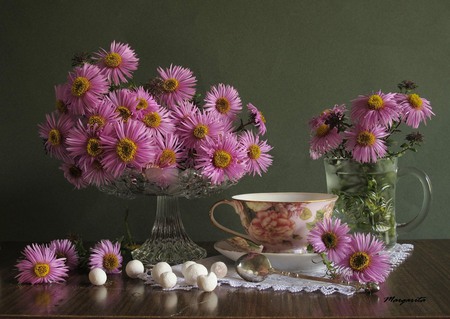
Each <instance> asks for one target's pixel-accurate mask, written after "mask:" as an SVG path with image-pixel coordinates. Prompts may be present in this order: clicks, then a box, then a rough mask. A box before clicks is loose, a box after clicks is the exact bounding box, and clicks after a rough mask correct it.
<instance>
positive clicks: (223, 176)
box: [195, 134, 246, 184]
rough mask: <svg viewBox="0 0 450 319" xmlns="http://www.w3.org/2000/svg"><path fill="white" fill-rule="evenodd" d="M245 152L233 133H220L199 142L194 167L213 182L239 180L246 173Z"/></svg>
mask: <svg viewBox="0 0 450 319" xmlns="http://www.w3.org/2000/svg"><path fill="white" fill-rule="evenodd" d="M245 157H246V153H245V151H243V150H242V148H241V147H239V142H238V141H237V138H236V136H235V135H233V134H226V135H220V136H218V138H217V139H208V140H205V141H204V142H202V143H201V144H200V147H199V149H198V154H197V157H196V165H195V168H196V169H198V170H201V171H202V172H203V175H204V176H206V177H207V178H209V179H210V180H211V182H212V183H213V184H220V183H222V182H224V181H226V180H231V181H236V180H239V179H240V178H241V177H242V176H243V175H244V174H245V173H246V166H245Z"/></svg>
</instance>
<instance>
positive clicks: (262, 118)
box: [259, 112, 266, 123]
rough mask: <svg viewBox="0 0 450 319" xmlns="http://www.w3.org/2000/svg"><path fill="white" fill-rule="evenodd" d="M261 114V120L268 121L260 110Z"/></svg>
mask: <svg viewBox="0 0 450 319" xmlns="http://www.w3.org/2000/svg"><path fill="white" fill-rule="evenodd" d="M259 116H260V117H261V122H263V123H266V118H265V117H264V115H263V114H262V112H259Z"/></svg>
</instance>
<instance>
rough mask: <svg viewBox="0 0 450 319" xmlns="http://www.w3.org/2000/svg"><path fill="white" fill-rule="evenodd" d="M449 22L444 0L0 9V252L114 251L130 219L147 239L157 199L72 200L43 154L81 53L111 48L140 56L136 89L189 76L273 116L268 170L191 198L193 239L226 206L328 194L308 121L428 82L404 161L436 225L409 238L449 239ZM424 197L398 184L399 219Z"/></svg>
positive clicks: (187, 211)
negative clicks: (1, 248)
mask: <svg viewBox="0 0 450 319" xmlns="http://www.w3.org/2000/svg"><path fill="white" fill-rule="evenodd" d="M449 17H450V1H446V0H441V1H437V0H426V1H425V0H423V1H417V0H407V1H403V0H401V1H392V0H389V1H372V0H370V1H366V0H354V1H329V0H326V1H318V0H316V1H302V0H298V1H267V0H262V1H234V0H227V1H170V0H165V1H151V0H145V1H143V0H138V1H104V0H100V1H99V0H96V1H85V0H81V1H62V0H60V1H54V0H49V1H31V0H30V1H24V0H10V1H5V0H1V1H0V48H1V49H0V94H1V98H0V103H1V113H0V114H1V116H0V123H1V126H0V145H1V149H0V164H1V170H0V171H1V177H0V181H1V184H0V187H1V189H0V194H1V202H0V209H1V213H0V216H1V219H0V241H5V240H24V241H48V240H51V239H55V238H61V237H65V236H66V235H67V234H68V233H69V232H74V233H78V234H80V235H82V236H83V238H84V239H85V240H98V239H102V238H110V239H114V238H117V237H119V236H121V235H122V234H123V219H124V216H125V212H126V210H127V209H129V211H130V220H129V222H130V226H131V228H132V231H133V233H134V235H135V237H136V238H137V239H138V240H142V239H144V238H146V237H147V236H148V234H149V231H150V228H151V225H152V222H153V218H154V213H153V211H154V209H155V207H156V201H155V199H154V198H150V197H149V198H138V199H136V200H133V201H127V200H123V199H119V198H115V197H112V196H109V195H105V194H103V193H101V192H99V191H98V190H96V189H94V188H91V189H86V190H81V191H77V190H74V189H73V187H72V185H71V184H69V183H68V182H66V180H65V179H64V177H63V175H62V172H61V171H60V170H59V169H58V165H59V163H57V162H56V161H55V160H52V159H51V158H49V157H47V156H46V155H45V154H44V152H43V149H42V145H41V141H40V139H39V137H38V133H37V124H38V123H40V122H42V121H43V120H44V114H45V113H48V112H50V111H51V110H53V108H54V91H53V86H54V85H55V84H59V83H62V82H64V81H65V79H66V75H67V72H68V71H69V70H70V69H71V66H70V63H71V58H72V56H73V54H74V53H75V52H80V51H88V52H90V51H96V50H98V48H99V47H108V46H109V44H110V42H111V41H112V40H116V41H120V42H126V43H129V44H130V45H131V46H132V47H133V48H134V49H135V50H136V52H137V54H138V56H139V57H140V69H139V70H138V71H137V72H136V73H135V79H137V81H142V82H144V81H146V80H148V79H149V78H150V77H152V76H154V75H155V74H156V73H155V70H156V68H157V67H158V66H164V67H165V66H168V65H170V64H171V63H174V64H179V65H183V66H185V67H189V68H191V69H192V70H193V71H194V73H195V74H196V76H197V78H198V80H199V90H200V91H201V92H204V91H205V90H207V89H208V88H209V87H210V85H212V84H216V83H219V82H223V83H227V84H231V85H233V86H235V87H236V88H237V89H238V90H239V92H240V94H241V97H242V99H243V101H245V102H252V103H254V104H255V105H257V106H258V107H259V108H260V109H261V110H263V112H264V114H265V117H266V119H267V127H268V133H267V135H266V136H267V138H268V139H269V142H270V143H271V144H272V145H273V146H274V147H275V148H274V150H273V152H272V154H273V156H274V158H275V160H274V164H273V166H272V167H271V169H270V171H269V173H267V174H266V175H264V176H263V177H262V178H259V177H257V178H251V177H247V178H246V179H245V180H243V181H242V182H240V183H239V184H238V185H237V186H235V187H233V188H231V189H229V190H227V191H225V192H224V193H222V194H220V195H217V196H212V197H208V198H203V199H197V200H189V201H188V200H184V199H183V200H182V201H181V204H182V205H181V206H182V209H183V221H184V224H185V228H186V229H187V231H188V233H189V234H190V235H191V237H192V238H193V239H194V240H198V241H205V240H215V239H219V238H224V237H226V234H224V233H222V232H221V231H219V230H217V229H215V228H214V227H213V226H212V225H211V223H210V221H209V218H208V210H209V207H210V206H211V205H212V204H213V203H214V202H215V201H217V200H219V199H221V198H226V197H230V196H231V195H233V194H238V193H243V192H261V191H306V192H325V191H326V189H325V187H326V186H325V175H324V170H323V163H322V161H320V160H319V161H313V160H311V159H310V158H309V154H308V139H309V137H308V127H307V122H308V120H309V119H310V118H311V117H312V116H314V115H316V114H317V113H318V112H320V111H321V110H322V109H324V108H326V107H330V106H332V105H334V104H335V103H346V102H348V101H350V100H351V99H353V98H355V97H356V96H357V95H359V94H369V93H371V91H372V90H379V89H381V90H383V91H394V90H396V85H397V83H398V82H400V81H401V80H405V79H410V80H414V81H416V82H417V83H418V84H419V93H420V94H421V95H422V96H424V97H426V98H428V99H429V100H431V102H432V106H433V110H434V112H435V113H436V114H437V115H436V116H435V117H434V118H433V120H432V121H429V122H428V125H427V126H425V127H423V128H422V129H421V132H422V133H423V134H424V135H425V144H424V145H423V147H422V148H421V149H420V151H419V152H418V153H409V154H407V155H406V156H405V157H403V158H402V159H401V161H400V165H401V166H416V167H419V168H421V169H423V170H425V171H426V172H427V173H428V174H429V176H430V178H431V180H432V182H433V187H434V188H433V192H434V198H433V205H432V211H431V212H430V215H429V216H428V218H427V219H426V220H425V222H424V223H423V224H422V225H421V226H420V227H419V228H418V229H416V230H415V231H413V232H411V233H409V234H407V235H405V236H403V237H402V238H403V239H408V238H450V237H449V233H450V232H449V230H450V226H449V223H448V216H449V213H450V212H449V210H448V201H449V196H448V194H449V187H448V182H449V180H450V172H449V169H448V168H447V166H448V163H449V155H450V151H449V141H450V138H449V136H448V135H447V134H448V133H449V130H448V127H449V125H448V121H449V118H450V111H449V102H448V101H449V99H448V94H449V91H450V90H449V76H450V64H449V61H450V36H449V35H450V18H449ZM420 194H421V193H420V185H419V184H418V183H417V182H415V181H414V180H413V179H411V180H408V179H405V180H403V181H401V182H400V184H399V191H398V199H397V201H398V206H397V207H398V208H397V213H398V215H399V216H400V217H399V220H400V221H402V220H405V219H407V218H409V217H411V216H413V214H414V212H416V211H417V210H418V209H419V206H420V202H421V195H420ZM224 213H225V212H224ZM230 213H231V212H230ZM230 218H231V217H230Z"/></svg>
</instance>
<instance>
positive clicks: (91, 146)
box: [86, 138, 102, 157]
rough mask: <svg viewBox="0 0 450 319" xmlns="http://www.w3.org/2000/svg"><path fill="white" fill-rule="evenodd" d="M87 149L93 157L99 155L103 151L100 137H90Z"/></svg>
mask: <svg viewBox="0 0 450 319" xmlns="http://www.w3.org/2000/svg"><path fill="white" fill-rule="evenodd" d="M86 151H87V153H88V154H89V155H91V156H92V157H96V156H99V155H100V154H101V153H102V149H101V148H100V140H99V139H98V138H90V139H89V140H88V142H87V145H86Z"/></svg>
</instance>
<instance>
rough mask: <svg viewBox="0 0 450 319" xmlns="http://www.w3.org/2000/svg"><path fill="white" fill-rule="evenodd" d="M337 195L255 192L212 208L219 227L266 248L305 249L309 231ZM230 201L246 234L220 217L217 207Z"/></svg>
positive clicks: (278, 250)
mask: <svg viewBox="0 0 450 319" xmlns="http://www.w3.org/2000/svg"><path fill="white" fill-rule="evenodd" d="M337 199H338V196H336V195H333V194H325V193H297V192H278V193H252V194H241V195H236V196H232V198H231V200H228V199H223V200H220V201H218V202H216V203H215V204H214V205H213V206H212V207H211V209H210V211H209V216H210V219H211V221H212V223H213V224H214V225H215V226H216V227H218V228H219V229H221V230H223V231H225V232H228V233H230V234H233V235H235V236H239V237H242V238H245V239H247V240H250V241H252V242H254V243H256V244H258V245H262V246H263V247H264V248H263V251H264V252H270V253H305V252H307V246H308V240H307V237H308V234H309V232H310V230H311V229H312V228H313V227H314V226H315V224H316V222H317V221H319V220H322V219H324V218H330V217H331V214H332V212H333V208H334V204H335V202H336V200H337ZM222 204H227V205H230V206H232V207H233V208H234V211H235V212H236V214H237V215H238V216H239V218H240V222H241V224H242V226H243V227H244V229H245V232H246V234H244V233H241V232H238V231H236V230H233V229H230V228H228V227H226V226H224V225H222V224H221V223H219V222H218V221H217V219H216V218H215V216H214V211H215V209H216V208H217V207H218V206H219V205H222Z"/></svg>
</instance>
